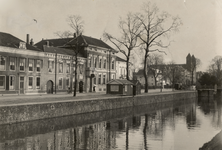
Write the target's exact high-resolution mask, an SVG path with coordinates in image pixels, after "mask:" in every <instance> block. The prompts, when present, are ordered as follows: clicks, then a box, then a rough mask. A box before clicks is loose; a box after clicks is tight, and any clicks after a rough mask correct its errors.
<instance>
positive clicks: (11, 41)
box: [0, 32, 42, 51]
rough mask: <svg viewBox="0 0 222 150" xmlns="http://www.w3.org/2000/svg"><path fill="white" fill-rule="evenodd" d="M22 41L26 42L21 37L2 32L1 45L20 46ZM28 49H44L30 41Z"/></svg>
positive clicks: (27, 45) (0, 33)
mask: <svg viewBox="0 0 222 150" xmlns="http://www.w3.org/2000/svg"><path fill="white" fill-rule="evenodd" d="M20 42H24V41H22V40H20V39H19V38H17V37H15V36H13V35H11V34H9V33H4V32H0V46H5V47H11V48H19V43H20ZM24 43H26V42H24ZM26 49H27V50H34V51H42V50H41V49H38V48H36V47H34V46H32V45H30V44H28V43H26Z"/></svg>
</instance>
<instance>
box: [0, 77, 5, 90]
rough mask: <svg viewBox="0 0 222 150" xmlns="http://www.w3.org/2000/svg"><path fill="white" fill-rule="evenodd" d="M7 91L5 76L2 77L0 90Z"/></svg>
mask: <svg viewBox="0 0 222 150" xmlns="http://www.w3.org/2000/svg"><path fill="white" fill-rule="evenodd" d="M4 89H5V76H0V90H4Z"/></svg>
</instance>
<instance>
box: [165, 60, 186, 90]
mask: <svg viewBox="0 0 222 150" xmlns="http://www.w3.org/2000/svg"><path fill="white" fill-rule="evenodd" d="M162 75H163V78H164V79H165V81H169V82H170V84H171V86H172V89H174V85H175V83H183V82H184V79H185V69H184V68H183V67H182V66H180V65H177V64H175V63H174V62H173V61H171V62H169V63H168V64H166V65H165V67H164V70H163V73H162Z"/></svg>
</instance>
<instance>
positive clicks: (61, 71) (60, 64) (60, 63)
mask: <svg viewBox="0 0 222 150" xmlns="http://www.w3.org/2000/svg"><path fill="white" fill-rule="evenodd" d="M60 66H62V70H60V69H61V68H60ZM59 73H63V62H59Z"/></svg>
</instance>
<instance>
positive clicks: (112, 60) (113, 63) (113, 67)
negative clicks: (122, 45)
mask: <svg viewBox="0 0 222 150" xmlns="http://www.w3.org/2000/svg"><path fill="white" fill-rule="evenodd" d="M112 69H114V60H112Z"/></svg>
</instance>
